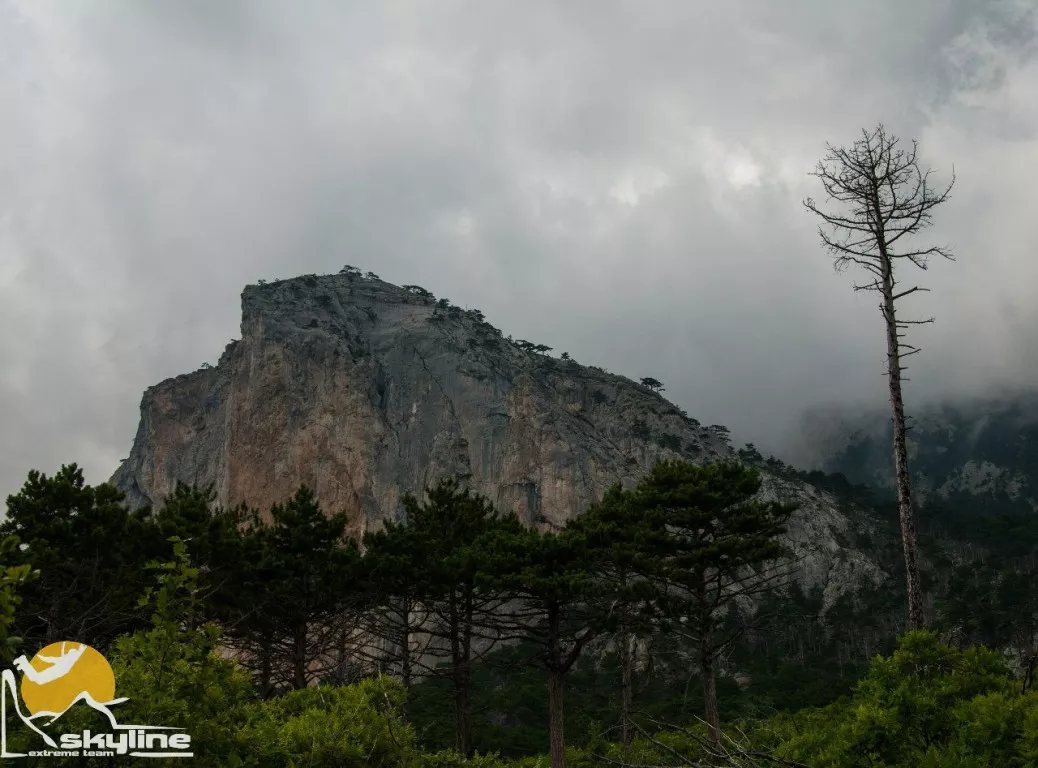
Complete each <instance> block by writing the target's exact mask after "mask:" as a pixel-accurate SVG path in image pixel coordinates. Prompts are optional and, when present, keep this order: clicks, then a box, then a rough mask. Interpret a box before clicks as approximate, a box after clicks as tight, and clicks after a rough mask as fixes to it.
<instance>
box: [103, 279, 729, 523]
mask: <svg viewBox="0 0 1038 768" xmlns="http://www.w3.org/2000/svg"><path fill="white" fill-rule="evenodd" d="M728 453H729V449H728V447H727V445H726V443H725V441H724V440H723V439H722V437H721V436H720V435H718V434H717V433H715V432H714V431H712V430H710V429H708V428H705V427H701V426H699V425H698V424H697V423H696V422H695V421H694V420H692V419H690V418H688V417H687V416H685V415H683V413H682V412H681V411H680V410H679V409H678V408H676V407H675V406H674V405H672V404H671V403H668V402H667V401H666V400H664V399H663V398H662V397H661V396H660V395H658V394H656V393H654V392H652V391H650V390H649V389H647V388H645V387H642V386H641V385H639V384H637V383H635V382H633V381H631V380H629V379H625V378H623V377H620V376H614V375H610V374H607V373H605V372H604V371H600V370H595V369H592V368H587V367H584V366H581V365H579V364H577V363H575V362H572V361H567V360H559V359H555V358H552V357H548V356H545V355H543V354H540V353H537V352H532V351H524V350H523V349H521V348H520V347H519V346H517V345H515V344H513V343H512V342H510V341H508V340H506V339H504V338H502V337H501V335H500V332H498V331H497V330H496V329H494V328H492V327H491V326H490V325H489V324H487V323H485V322H483V321H482V319H481V316H480V315H479V314H478V313H474V312H465V311H462V310H460V309H458V308H450V307H441V306H438V305H437V303H436V302H435V300H433V299H432V298H431V297H424V296H422V295H420V294H416V293H412V292H410V291H408V290H405V289H403V288H400V287H397V286H394V285H390V284H388V283H384V282H381V281H378V280H368V279H365V278H361V277H359V276H351V275H339V276H326V277H321V278H317V277H313V276H309V277H302V278H295V279H292V280H285V281H281V282H279V283H277V284H271V285H259V286H249V287H247V288H246V289H245V291H244V292H243V294H242V339H241V341H237V342H232V343H231V344H230V345H229V346H228V347H227V349H226V351H225V352H224V354H223V356H222V357H221V359H220V361H219V363H218V364H217V365H216V366H214V367H212V368H207V369H202V370H198V371H195V372H194V373H190V374H186V375H182V376H178V377H176V378H174V379H169V380H167V381H164V382H162V383H160V384H158V385H156V386H154V387H151V388H150V389H148V390H147V391H146V392H145V394H144V398H143V400H142V403H141V421H140V427H139V429H138V432H137V436H136V439H135V440H134V445H133V448H132V450H131V453H130V457H129V458H128V459H127V460H126V461H125V462H124V463H123V464H122V466H121V467H120V468H119V470H118V471H117V472H116V473H115V475H114V477H113V478H112V482H113V483H114V484H115V485H116V486H117V487H119V488H121V489H122V490H124V491H126V492H127V494H128V498H129V500H130V502H131V503H132V504H134V505H135V506H141V505H144V504H152V503H154V504H158V503H161V501H162V499H163V498H164V497H165V495H166V494H168V493H170V492H171V491H172V490H173V488H174V487H175V484H176V482H177V481H178V480H179V481H184V482H189V483H192V482H194V483H199V484H202V485H206V484H212V485H213V486H214V488H215V490H216V492H217V494H218V498H219V500H220V502H221V503H223V504H229V505H233V504H237V503H240V502H245V503H247V504H249V505H250V506H254V507H258V508H260V509H261V510H265V509H269V507H270V505H271V504H272V503H274V502H283V501H285V500H286V499H287V498H288V497H289V496H290V495H291V494H292V493H294V492H295V490H296V489H297V488H298V487H299V485H300V484H301V483H305V484H307V485H308V486H310V487H311V488H313V489H314V490H315V491H316V493H317V497H318V499H319V500H320V502H321V504H322V506H323V507H324V508H325V509H328V510H335V511H338V510H345V511H347V512H348V513H349V514H350V516H351V519H352V520H353V521H354V523H355V526H356V527H357V528H360V529H363V528H367V527H369V526H372V525H377V524H378V522H379V521H381V520H383V519H385V518H387V517H388V518H392V517H394V516H395V515H396V514H397V512H398V509H399V507H400V500H401V496H402V494H403V493H405V492H407V491H410V492H413V493H416V494H419V495H420V494H421V492H422V489H423V487H425V486H426V485H429V484H432V483H434V482H436V480H437V479H438V478H439V477H440V476H441V475H445V474H450V475H461V476H466V477H467V478H468V480H469V482H470V484H471V485H472V487H473V489H474V490H476V491H478V492H480V493H483V494H485V495H487V496H488V497H489V498H490V499H492V500H493V501H494V502H495V503H496V504H498V505H500V506H501V507H502V508H506V509H513V510H515V511H516V512H517V513H518V514H519V515H520V517H521V518H523V519H525V520H527V521H530V522H532V521H534V520H537V519H540V518H545V519H547V520H548V521H551V522H554V523H560V522H563V521H564V520H565V519H567V518H568V517H570V516H571V515H572V514H575V513H577V512H578V511H580V510H582V509H583V508H585V507H586V506H587V505H588V504H589V503H591V502H592V501H593V500H594V499H596V498H598V497H600V496H601V495H602V493H603V492H604V491H605V489H606V488H607V487H608V486H609V485H611V484H613V483H615V482H617V481H620V482H623V483H624V484H625V485H627V484H631V483H634V482H636V481H637V480H638V479H639V478H640V477H641V476H642V475H643V474H644V473H645V472H646V471H647V469H648V468H649V467H650V466H652V464H653V463H654V462H655V461H656V460H657V459H660V458H666V457H670V458H677V457H683V458H688V459H692V460H701V461H706V460H713V459H716V458H719V457H722V456H725V455H728Z"/></svg>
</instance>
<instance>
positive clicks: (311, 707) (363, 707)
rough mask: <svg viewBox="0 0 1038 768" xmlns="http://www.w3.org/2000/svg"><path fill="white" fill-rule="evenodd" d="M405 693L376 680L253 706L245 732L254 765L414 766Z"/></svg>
mask: <svg viewBox="0 0 1038 768" xmlns="http://www.w3.org/2000/svg"><path fill="white" fill-rule="evenodd" d="M403 698H404V690H403V688H402V687H401V685H400V684H399V683H398V682H396V681H394V680H391V679H389V678H386V677H378V678H373V679H368V680H364V681H362V682H360V683H358V684H356V685H350V686H338V687H334V686H318V687H312V688H306V689H302V690H296V691H291V692H289V693H287V694H286V695H284V696H281V697H278V698H275V699H269V700H266V701H263V702H260V703H256V704H254V705H252V707H251V708H250V710H249V712H248V718H247V720H246V722H247V723H248V725H247V729H246V733H247V734H248V735H249V740H250V741H251V742H252V744H253V745H254V748H255V749H256V751H255V752H254V754H253V757H254V758H257V757H258V758H259V762H258V763H256V764H258V765H290V766H304V765H305V766H314V768H324V767H326V768H353V767H356V768H361V766H374V767H375V768H379V767H381V768H390V767H392V768H398V767H399V766H410V765H417V764H418V763H417V759H418V753H417V748H416V746H415V740H414V733H413V731H412V730H411V729H410V728H409V727H408V726H407V725H405V724H404V722H403V719H402V717H401V705H402V702H403Z"/></svg>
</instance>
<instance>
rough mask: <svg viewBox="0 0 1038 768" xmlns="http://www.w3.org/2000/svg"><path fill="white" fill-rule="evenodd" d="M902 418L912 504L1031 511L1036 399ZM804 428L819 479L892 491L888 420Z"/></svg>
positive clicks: (816, 422) (1035, 486)
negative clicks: (823, 475) (839, 478)
mask: <svg viewBox="0 0 1038 768" xmlns="http://www.w3.org/2000/svg"><path fill="white" fill-rule="evenodd" d="M910 415H911V416H912V418H911V420H910V422H909V425H910V431H909V433H908V441H909V468H910V470H911V474H912V480H913V487H914V488H915V489H916V493H917V495H918V498H919V500H920V503H922V504H923V505H931V506H932V505H940V506H941V507H942V508H945V509H951V510H955V511H968V510H973V511H975V512H976V511H986V512H988V513H1010V514H1012V513H1033V512H1035V511H1038V392H1022V393H1014V394H1011V395H1002V396H999V397H988V398H982V399H981V398H977V399H972V400H960V401H946V402H941V403H935V404H930V405H926V406H924V407H922V408H919V409H917V410H916V411H915V412H910ZM809 424H810V428H809V431H810V434H811V436H812V440H813V442H814V444H815V446H816V448H817V450H818V454H817V456H816V461H815V463H816V464H817V465H818V466H819V467H820V468H821V469H822V470H823V471H826V472H831V473H837V472H838V473H841V474H843V475H845V476H846V477H847V479H848V480H850V481H851V482H853V483H860V484H864V485H870V486H874V487H876V488H881V489H888V490H891V491H892V490H893V489H894V487H895V484H894V461H893V453H892V448H891V446H892V439H893V438H892V433H891V424H890V416H889V413H886V412H884V411H882V410H878V409H877V410H876V411H866V412H860V413H846V412H844V413H832V412H830V413H816V414H814V415H813V417H812V418H811V419H810V421H809Z"/></svg>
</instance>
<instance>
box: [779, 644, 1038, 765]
mask: <svg viewBox="0 0 1038 768" xmlns="http://www.w3.org/2000/svg"><path fill="white" fill-rule="evenodd" d="M1034 723H1038V696H1035V695H1034V694H1028V695H1027V696H1020V695H1018V694H1017V693H1016V692H1015V691H1014V689H1013V686H1011V685H1010V681H1009V678H1008V675H1007V671H1006V666H1005V661H1004V660H1003V658H1002V657H1001V656H1000V655H999V654H998V653H996V652H995V651H991V650H988V649H984V648H977V647H974V648H969V649H966V650H958V649H955V648H952V647H950V646H947V645H944V644H942V643H940V642H939V641H938V639H937V638H936V636H935V635H934V634H932V633H930V632H913V633H909V634H907V635H905V636H904V637H903V638H901V640H900V641H899V643H898V647H897V650H896V651H895V652H894V654H893V655H892V656H890V657H885V658H884V657H877V658H876V659H874V660H873V662H872V664H871V665H870V668H869V672H868V675H867V676H866V677H865V679H864V680H862V681H861V683H860V684H859V685H858V686H857V688H856V690H855V692H854V694H853V696H852V697H850V698H849V699H846V700H843V701H841V702H838V703H836V704H833V705H830V706H829V707H827V708H825V709H822V710H816V711H809V712H805V713H797V714H794V715H785V716H781V717H779V718H776V719H775V720H774V721H773V722H772V723H771V726H772V728H773V736H772V739H773V743H774V745H775V747H776V751H777V754H778V755H779V756H780V757H784V758H788V759H793V760H799V761H802V762H805V763H809V764H811V765H815V766H818V768H822V767H823V766H832V767H833V768H857V766H863V767H864V766H876V765H882V766H890V767H891V768H893V767H895V766H896V767H898V768H901V767H902V766H903V767H904V768H909V766H911V767H912V768H914V767H915V766H920V765H922V766H933V768H937V767H938V766H942V767H943V766H989V765H990V766H996V765H997V766H1014V765H1020V766H1022V765H1027V764H1028V763H1027V762H1026V761H1027V760H1028V759H1033V756H1034V752H1033V748H1034V744H1035V741H1034V739H1035V736H1036V735H1038V732H1036V731H1035V730H1034V728H1033V724H1034Z"/></svg>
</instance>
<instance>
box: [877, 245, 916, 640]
mask: <svg viewBox="0 0 1038 768" xmlns="http://www.w3.org/2000/svg"><path fill="white" fill-rule="evenodd" d="M884 250H885V249H884ZM883 264H884V265H886V266H885V268H884V269H883V278H882V279H883V305H882V310H883V317H884V319H885V320H886V324H887V381H888V384H889V386H890V409H891V412H892V420H893V423H894V471H895V474H896V477H897V511H898V519H899V520H900V523H901V544H902V548H903V550H904V556H905V581H906V586H907V590H908V628H909V629H921V628H922V627H923V626H925V624H926V621H925V618H924V616H923V587H922V581H921V577H920V573H919V537H918V534H917V533H916V526H915V512H914V510H913V508H912V483H911V478H910V475H909V473H908V436H907V435H908V430H907V427H906V425H905V401H904V398H903V397H902V396H901V350H900V345H899V343H898V342H899V339H898V325H897V316H896V314H895V307H894V278H893V274H892V272H891V269H890V267H889V264H890V260H889V259H884V260H883Z"/></svg>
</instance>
